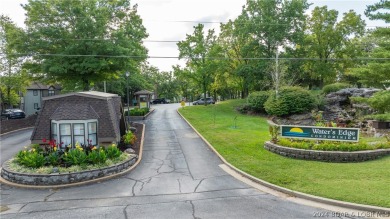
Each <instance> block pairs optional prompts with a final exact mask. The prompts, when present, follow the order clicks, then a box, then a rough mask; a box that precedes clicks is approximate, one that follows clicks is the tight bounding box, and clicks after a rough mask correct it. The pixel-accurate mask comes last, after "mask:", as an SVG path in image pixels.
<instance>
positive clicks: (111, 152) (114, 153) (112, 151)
mask: <svg viewBox="0 0 390 219" xmlns="http://www.w3.org/2000/svg"><path fill="white" fill-rule="evenodd" d="M106 154H107V158H108V159H111V160H113V159H115V158H117V157H119V156H121V154H122V152H121V151H120V150H119V149H118V147H117V146H114V145H112V146H109V147H107V149H106Z"/></svg>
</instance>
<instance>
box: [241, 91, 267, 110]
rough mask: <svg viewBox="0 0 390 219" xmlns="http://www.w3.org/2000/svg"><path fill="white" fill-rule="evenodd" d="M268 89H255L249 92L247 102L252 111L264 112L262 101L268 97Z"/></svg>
mask: <svg viewBox="0 0 390 219" xmlns="http://www.w3.org/2000/svg"><path fill="white" fill-rule="evenodd" d="M269 94H270V93H269V91H256V92H253V93H251V94H249V96H248V98H247V103H248V105H249V106H250V108H251V109H252V110H253V111H256V112H265V109H264V103H265V102H266V101H267V99H268V97H269Z"/></svg>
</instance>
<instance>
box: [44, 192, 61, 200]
mask: <svg viewBox="0 0 390 219" xmlns="http://www.w3.org/2000/svg"><path fill="white" fill-rule="evenodd" d="M51 191H52V193H50V194H49V195H47V196H46V197H45V198H44V199H43V202H47V200H48V199H49V198H50V196H52V195H54V194H56V193H57V191H58V190H57V189H51Z"/></svg>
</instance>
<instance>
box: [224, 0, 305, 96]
mask: <svg viewBox="0 0 390 219" xmlns="http://www.w3.org/2000/svg"><path fill="white" fill-rule="evenodd" d="M308 7H309V4H308V3H307V1H306V0H303V1H302V0H292V1H287V0H267V1H262V0H248V1H247V3H246V5H245V6H244V7H243V10H242V13H241V14H240V16H239V17H238V18H237V19H235V20H234V21H230V22H228V23H227V24H225V25H221V34H220V38H221V40H220V41H221V42H222V45H224V46H223V47H224V49H225V51H226V54H225V55H226V56H227V57H228V58H229V59H230V60H229V61H228V64H227V66H228V71H229V72H232V75H235V76H236V77H238V78H239V81H240V86H241V97H242V98H245V97H246V96H247V95H248V93H249V91H250V90H263V89H267V88H270V83H269V81H270V80H271V78H270V77H271V74H269V71H271V69H272V66H273V62H274V59H275V56H276V51H277V49H278V48H279V47H286V46H288V45H295V44H296V43H297V42H296V41H297V40H298V39H300V38H302V35H303V34H304V24H305V20H306V16H305V14H304V12H305V10H306V9H307V8H308ZM251 58H259V59H258V60H256V59H251Z"/></svg>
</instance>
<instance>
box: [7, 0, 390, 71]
mask: <svg viewBox="0 0 390 219" xmlns="http://www.w3.org/2000/svg"><path fill="white" fill-rule="evenodd" d="M27 2H28V1H27V0H0V14H5V15H8V16H9V17H11V19H12V20H13V21H14V22H15V23H16V24H17V25H19V26H21V27H23V26H24V24H23V22H24V10H23V9H22V8H21V7H20V4H26V3H27ZM245 2H246V0H132V3H137V4H138V12H139V14H140V16H141V18H142V19H143V21H144V26H145V27H146V29H147V32H148V33H149V38H148V40H157V41H167V40H168V41H179V40H183V39H185V37H186V34H191V33H192V32H193V26H195V25H196V24H197V23H195V22H183V21H201V22H202V21H203V22H205V21H206V22H210V21H213V22H226V21H228V20H229V19H235V18H236V17H237V16H238V15H239V14H240V13H241V9H242V6H243V5H244V4H245ZM309 2H311V3H313V5H312V6H311V9H312V8H314V7H315V6H323V5H327V6H328V9H336V10H337V11H339V16H340V15H341V14H342V13H344V12H347V11H349V10H351V9H352V10H354V11H356V12H357V13H358V14H361V15H362V17H363V18H364V19H366V23H367V26H369V27H373V26H386V24H385V23H384V22H381V21H370V20H368V19H367V18H366V17H365V16H364V10H365V9H366V5H371V4H374V3H376V2H379V0H311V1H310V0H309ZM206 27H209V28H218V27H219V24H207V25H206ZM145 46H146V47H147V48H148V50H149V56H152V57H153V56H159V57H160V56H164V57H167V56H168V57H177V56H178V55H179V52H178V50H177V46H176V43H171V42H165V43H162V42H159V43H157V42H145ZM149 63H150V64H151V65H153V66H156V67H158V68H159V69H160V70H162V71H170V70H171V69H172V68H171V66H172V65H176V64H183V62H180V61H178V60H177V59H149Z"/></svg>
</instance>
